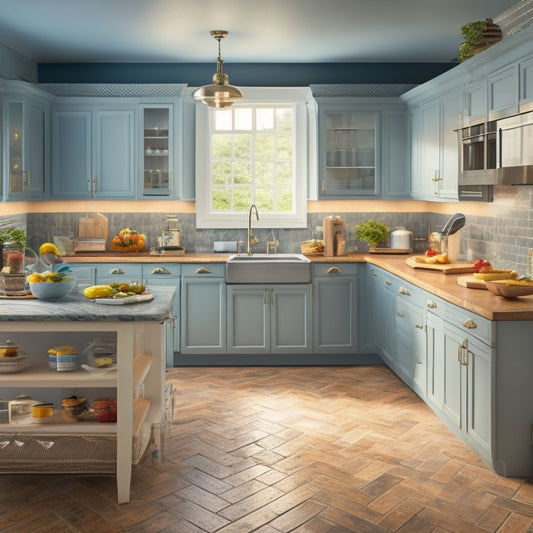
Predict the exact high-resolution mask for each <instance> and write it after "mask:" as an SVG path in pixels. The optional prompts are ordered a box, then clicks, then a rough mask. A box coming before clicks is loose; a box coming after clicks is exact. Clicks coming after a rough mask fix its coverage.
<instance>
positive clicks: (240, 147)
mask: <svg viewBox="0 0 533 533" xmlns="http://www.w3.org/2000/svg"><path fill="white" fill-rule="evenodd" d="M233 142H234V148H233V156H234V157H250V156H251V146H252V136H251V135H250V134H246V133H236V134H235V136H234V138H233Z"/></svg>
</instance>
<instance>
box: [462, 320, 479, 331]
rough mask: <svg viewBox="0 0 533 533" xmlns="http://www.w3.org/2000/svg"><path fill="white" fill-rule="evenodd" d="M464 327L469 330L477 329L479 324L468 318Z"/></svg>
mask: <svg viewBox="0 0 533 533" xmlns="http://www.w3.org/2000/svg"><path fill="white" fill-rule="evenodd" d="M463 326H464V327H465V328H468V329H476V328H477V324H476V323H475V322H474V321H473V320H472V319H471V318H467V319H466V320H465V321H464V322H463Z"/></svg>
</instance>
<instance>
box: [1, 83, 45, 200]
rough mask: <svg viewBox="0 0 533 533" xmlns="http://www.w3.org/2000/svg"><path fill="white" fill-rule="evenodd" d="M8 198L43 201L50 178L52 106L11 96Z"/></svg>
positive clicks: (6, 172) (6, 164)
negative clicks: (48, 172)
mask: <svg viewBox="0 0 533 533" xmlns="http://www.w3.org/2000/svg"><path fill="white" fill-rule="evenodd" d="M3 116H4V120H3V124H4V131H3V140H4V177H5V190H4V194H5V198H8V199H21V198H39V197H42V196H43V195H44V191H45V182H46V176H47V165H48V158H47V157H46V153H47V139H48V134H47V129H48V127H49V125H48V123H49V105H48V104H47V103H46V102H44V101H43V102H41V101H40V100H38V99H34V98H32V97H30V96H27V95H24V94H22V93H20V94H15V93H13V94H11V93H7V94H6V95H5V96H4V109H3Z"/></svg>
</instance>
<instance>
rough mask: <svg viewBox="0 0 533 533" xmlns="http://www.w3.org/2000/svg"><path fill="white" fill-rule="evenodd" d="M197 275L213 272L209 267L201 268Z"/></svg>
mask: <svg viewBox="0 0 533 533" xmlns="http://www.w3.org/2000/svg"><path fill="white" fill-rule="evenodd" d="M196 273H197V274H212V272H211V270H210V269H209V268H207V267H200V268H199V269H197V270H196Z"/></svg>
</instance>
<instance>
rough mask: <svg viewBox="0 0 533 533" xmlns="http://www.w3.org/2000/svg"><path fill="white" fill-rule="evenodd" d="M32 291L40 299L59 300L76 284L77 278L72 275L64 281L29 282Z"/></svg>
mask: <svg viewBox="0 0 533 533" xmlns="http://www.w3.org/2000/svg"><path fill="white" fill-rule="evenodd" d="M29 286H30V291H31V293H32V294H33V295H34V296H36V297H37V298H39V299H40V300H57V299H58V298H63V296H66V295H67V294H68V293H69V292H70V291H71V290H72V289H73V288H74V287H75V286H76V278H75V277H74V276H72V275H69V276H68V279H65V280H63V281H56V282H54V281H41V282H39V283H29Z"/></svg>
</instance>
